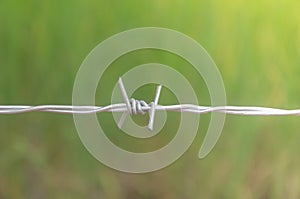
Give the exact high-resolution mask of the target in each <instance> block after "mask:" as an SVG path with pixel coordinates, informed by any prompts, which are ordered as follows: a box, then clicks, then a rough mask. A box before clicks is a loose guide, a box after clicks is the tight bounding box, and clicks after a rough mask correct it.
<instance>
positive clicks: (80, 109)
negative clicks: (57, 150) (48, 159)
mask: <svg viewBox="0 0 300 199" xmlns="http://www.w3.org/2000/svg"><path fill="white" fill-rule="evenodd" d="M118 84H119V87H120V89H121V93H122V96H123V99H124V102H125V103H119V104H111V105H108V106H70V105H39V106H19V105H18V106H14V105H8V106H0V114H17V113H26V112H52V113H64V114H92V113H101V112H123V114H122V116H121V118H120V121H119V123H118V127H119V128H121V127H122V125H123V123H124V121H125V119H126V117H127V115H128V114H129V115H136V114H145V113H149V123H148V128H149V130H153V125H154V117H155V112H156V111H173V112H188V113H194V114H206V113H212V112H218V113H225V114H233V115H253V116H260V115H261V116H279V115H295V116H299V115H300V109H295V110H287V109H277V108H268V107H255V106H215V107H210V106H198V105H193V104H177V105H159V104H158V101H159V97H160V93H161V89H162V86H161V85H159V86H157V89H156V94H155V97H154V101H153V102H150V103H146V102H145V101H143V100H136V99H134V98H132V99H129V98H128V95H127V92H126V89H125V86H124V84H123V81H122V79H121V78H119V81H118Z"/></svg>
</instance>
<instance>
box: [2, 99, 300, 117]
mask: <svg viewBox="0 0 300 199" xmlns="http://www.w3.org/2000/svg"><path fill="white" fill-rule="evenodd" d="M131 101H133V100H131ZM135 104H136V105H135V106H136V112H134V113H132V114H145V113H146V112H149V111H150V110H151V108H152V107H153V106H151V103H149V104H147V103H144V101H143V103H141V101H138V100H135ZM131 110H132V109H131ZM154 110H155V111H173V112H189V113H195V114H206V113H211V112H219V113H226V114H233V115H253V116H279V115H283V116H284V115H294V116H300V109H293V110H288V109H278V108H268V107H255V106H216V107H210V106H198V105H193V104H178V105H159V104H157V105H156V106H155V108H154ZM26 112H52V113H64V114H92V113H101V112H126V113H127V112H128V108H127V105H126V104H125V103H119V104H112V105H108V106H69V105H39V106H19V105H16V106H14V105H9V106H0V114H17V113H26Z"/></svg>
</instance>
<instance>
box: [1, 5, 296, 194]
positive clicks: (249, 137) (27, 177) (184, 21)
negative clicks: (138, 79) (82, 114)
mask: <svg viewBox="0 0 300 199" xmlns="http://www.w3.org/2000/svg"><path fill="white" fill-rule="evenodd" d="M299 8H300V2H299V1H296V0H287V1H277V0H261V1H259V0H254V1H238V0H229V1H216V0H203V1H202V0H201V1H196V0H188V1H180V0H164V1H158V0H153V1H138V0H132V1H104V0H100V1H98V0H91V1H83V0H82V1H81V0H72V1H71V0H66V1H59V0H52V1H38V0H28V1H20V0H1V1H0V104H1V105H7V104H30V105H38V104H71V103H72V88H73V82H74V79H75V76H76V72H77V70H78V69H79V67H80V64H81V62H82V61H83V59H84V58H85V57H86V55H87V54H88V53H89V51H90V50H92V49H93V48H94V47H95V46H96V45H97V44H98V43H99V42H101V41H103V40H104V39H106V38H108V37H109V36H111V35H113V34H116V33H118V32H121V31H124V30H128V29H131V28H136V27H144V26H159V27H165V28H171V29H175V30H177V31H180V32H183V33H185V34H187V35H189V36H191V37H192V38H194V39H195V40H196V41H198V42H199V43H200V44H202V45H203V47H204V48H205V49H206V50H207V51H208V52H209V54H210V55H211V57H212V58H213V59H214V61H215V62H216V64H217V65H218V67H219V70H220V72H221V74H222V76H223V80H224V84H225V87H226V91H227V100H228V104H230V105H257V106H271V107H281V108H299V107H300V94H299V89H300V86H299V83H300V80H299V75H300V56H299V55H300V15H299ZM150 61H151V62H158V63H164V64H168V65H171V66H172V67H174V68H175V69H177V70H178V71H180V72H182V73H183V74H184V75H185V76H186V77H187V78H189V79H190V81H191V83H192V84H193V86H194V88H195V89H197V90H199V92H198V93H197V94H198V97H199V103H201V104H209V95H208V94H207V90H206V87H205V84H204V82H203V81H202V79H201V77H197V76H196V75H195V74H194V72H193V70H192V69H191V66H189V65H188V64H187V63H185V62H184V61H183V60H181V59H179V58H178V57H176V56H174V55H171V54H168V53H166V52H158V51H154V50H144V51H141V52H134V53H130V54H128V55H126V56H124V57H121V58H120V59H118V60H117V61H116V62H115V63H113V64H112V67H111V69H110V70H108V71H107V73H106V75H105V77H104V79H103V80H101V81H103V82H104V83H103V82H102V83H101V82H100V84H99V93H98V95H97V99H98V102H99V105H101V104H106V103H109V99H110V96H109V93H110V92H111V89H112V88H113V86H114V83H115V81H116V80H117V78H118V76H120V75H122V74H123V73H124V72H126V70H128V69H130V67H132V66H135V65H137V64H142V63H147V62H150ZM154 89H155V87H153V86H151V85H148V86H146V87H144V88H141V89H140V92H137V93H136V96H138V97H139V98H143V99H146V100H148V101H149V100H151V99H152V98H153V93H154ZM150 90H151V92H150ZM100 91H101V92H100ZM103 92H104V94H102V95H101V93H103ZM168 92H169V91H168V90H167V91H166V92H165V94H164V95H165V96H162V99H161V100H162V102H161V103H167V102H170V103H172V102H175V101H176V100H175V101H174V99H173V98H174V96H172V93H170V92H169V93H168ZM101 117H103V118H101ZM145 117H146V116H145ZM145 117H144V118H143V117H142V118H141V119H140V118H139V117H138V118H135V120H136V122H137V123H146V122H147V118H145ZM111 118H112V117H111V115H110V114H103V116H102V115H99V121H100V122H101V123H104V124H106V126H107V128H112V129H114V130H113V131H111V132H112V135H110V136H111V137H110V138H111V139H112V140H114V142H116V143H118V144H119V145H120V146H122V147H125V148H126V146H127V147H129V148H130V147H131V146H135V147H131V149H130V150H136V151H147V150H150V149H151V147H152V148H153V147H154V148H156V147H161V145H163V144H164V143H166V142H167V140H168V139H169V140H170V139H171V138H172V133H168V132H173V131H172V129H173V128H175V127H176V125H174V124H176V123H177V122H176V121H177V120H178V118H179V117H178V115H176V114H170V118H169V119H168V120H169V123H167V124H168V125H169V126H168V127H167V128H166V129H165V130H164V132H162V133H163V134H162V136H161V137H160V138H159V139H158V138H153V139H154V141H155V142H154V143H153V140H152V142H151V140H150V141H147V144H146V145H145V144H141V143H140V141H137V140H133V141H132V140H128V139H127V138H126V139H125V138H124V137H125V136H124V135H122V132H120V131H119V130H118V129H117V128H116V126H115V124H114V123H113V122H112V121H111ZM209 119H210V115H204V116H201V126H200V129H199V132H198V135H197V137H196V139H195V141H194V142H193V144H192V146H191V147H190V149H189V150H188V151H187V152H186V153H185V154H184V155H183V156H182V157H181V158H180V159H179V160H178V161H176V162H175V163H174V164H172V165H171V166H169V167H167V168H165V169H162V170H160V171H157V172H153V173H148V174H139V175H136V174H126V173H122V172H118V171H115V170H112V169H110V168H107V167H106V166H104V165H102V164H101V163H99V162H98V161H97V160H95V159H94V158H93V157H92V156H91V155H90V154H89V153H88V151H87V150H86V149H85V148H84V146H83V144H82V143H81V141H80V139H79V137H78V135H77V132H76V129H75V127H74V123H73V118H72V115H60V114H51V113H26V114H19V115H0V198H4V199H6V198H33V199H34V198H111V199H113V198H145V199H150V198H162V199H165V198H299V197H300V167H299V164H300V160H299V150H300V144H299V142H300V141H299V140H300V134H299V128H300V126H299V118H297V117H248V116H227V119H226V124H225V127H224V130H223V133H222V136H221V138H220V139H219V141H218V143H217V145H216V147H215V148H214V150H213V151H212V152H211V153H210V155H209V156H208V157H206V158H205V159H203V160H199V159H198V158H197V155H198V150H199V148H200V146H201V143H202V141H203V137H204V135H205V132H206V129H207V126H208V123H209ZM172 124H173V125H172ZM123 138H124V139H123ZM124 140H125V141H124ZM131 142H133V144H134V145H133V144H132V143H131Z"/></svg>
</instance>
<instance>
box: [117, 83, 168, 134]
mask: <svg viewBox="0 0 300 199" xmlns="http://www.w3.org/2000/svg"><path fill="white" fill-rule="evenodd" d="M118 83H119V86H120V89H121V92H122V95H123V99H124V101H125V104H126V107H127V110H128V111H127V112H124V113H123V115H122V116H121V119H120V121H119V123H118V127H119V128H120V129H121V127H122V125H123V123H124V121H125V118H126V116H127V115H128V114H130V115H136V114H145V113H146V112H149V123H148V129H149V130H153V123H154V117H155V107H156V105H157V104H158V100H159V96H160V92H161V87H162V86H161V85H159V86H157V89H156V95H155V98H154V101H153V102H151V103H149V104H147V103H146V102H145V101H143V100H136V99H134V98H131V99H130V100H129V98H128V95H127V92H126V90H125V87H124V84H123V81H122V79H121V78H119V82H118Z"/></svg>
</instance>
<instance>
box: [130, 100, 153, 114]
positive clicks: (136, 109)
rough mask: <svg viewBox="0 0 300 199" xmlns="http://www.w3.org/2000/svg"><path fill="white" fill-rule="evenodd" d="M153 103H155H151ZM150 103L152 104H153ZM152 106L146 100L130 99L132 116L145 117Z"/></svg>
mask: <svg viewBox="0 0 300 199" xmlns="http://www.w3.org/2000/svg"><path fill="white" fill-rule="evenodd" d="M151 103H153V102H151ZM151 103H150V104H151ZM150 104H147V103H146V102H145V101H144V100H136V99H134V98H131V99H130V109H131V111H130V112H131V114H132V115H136V114H142V115H144V114H145V113H146V112H148V111H149V108H150Z"/></svg>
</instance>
